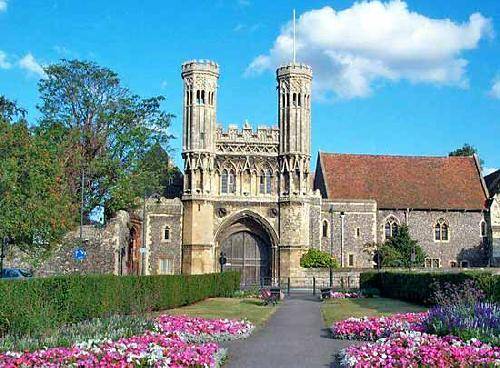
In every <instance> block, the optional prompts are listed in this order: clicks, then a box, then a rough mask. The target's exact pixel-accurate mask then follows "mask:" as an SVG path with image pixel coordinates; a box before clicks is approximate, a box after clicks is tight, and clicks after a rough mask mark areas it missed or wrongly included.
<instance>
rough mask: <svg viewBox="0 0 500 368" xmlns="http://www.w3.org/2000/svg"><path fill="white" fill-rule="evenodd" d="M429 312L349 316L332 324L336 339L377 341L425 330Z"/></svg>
mask: <svg viewBox="0 0 500 368" xmlns="http://www.w3.org/2000/svg"><path fill="white" fill-rule="evenodd" d="M426 317H427V313H425V312H424V313H400V314H393V315H391V316H387V317H362V318H349V319H346V320H344V321H339V322H335V323H334V324H333V325H332V328H331V332H332V336H333V337H334V338H336V339H349V340H368V341H375V340H377V339H379V338H382V337H389V336H391V335H392V334H394V333H398V332H402V331H420V332H423V331H424V326H423V322H424V320H425V318H426Z"/></svg>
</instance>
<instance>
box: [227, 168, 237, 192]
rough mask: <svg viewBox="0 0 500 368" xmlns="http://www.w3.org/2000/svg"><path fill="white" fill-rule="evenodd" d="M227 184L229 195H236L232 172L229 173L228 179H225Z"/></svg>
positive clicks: (234, 178)
mask: <svg viewBox="0 0 500 368" xmlns="http://www.w3.org/2000/svg"><path fill="white" fill-rule="evenodd" d="M227 179H228V180H227V182H228V187H229V188H228V189H229V193H231V194H234V193H236V175H234V172H233V171H229V174H228V177H227Z"/></svg>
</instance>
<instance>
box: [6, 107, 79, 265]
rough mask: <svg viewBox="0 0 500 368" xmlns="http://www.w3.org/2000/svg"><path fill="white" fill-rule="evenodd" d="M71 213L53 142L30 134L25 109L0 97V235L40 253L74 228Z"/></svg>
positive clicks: (27, 250)
mask: <svg viewBox="0 0 500 368" xmlns="http://www.w3.org/2000/svg"><path fill="white" fill-rule="evenodd" d="M72 212H73V211H72V210H71V202H70V200H69V196H68V191H67V187H66V185H65V180H64V173H63V169H62V164H61V161H60V160H59V156H58V155H57V154H56V153H55V152H54V151H53V150H52V147H51V142H49V141H47V140H45V139H43V138H42V137H39V136H36V135H34V134H33V133H32V131H31V130H30V129H29V128H28V125H27V122H26V120H25V112H24V110H22V109H20V108H19V107H18V106H17V105H16V104H15V103H14V102H11V101H9V100H7V99H6V98H4V97H0V235H1V236H2V237H3V236H8V237H9V238H11V243H12V244H14V245H16V246H17V247H18V248H21V249H22V250H24V251H26V252H27V253H28V254H31V255H36V254H38V253H39V251H40V250H48V249H50V247H51V246H52V245H54V244H56V243H57V242H58V241H59V240H60V239H61V237H62V236H63V234H64V233H65V232H66V231H67V230H68V229H69V228H71V226H72V225H73V223H74V219H72V218H71V213H72Z"/></svg>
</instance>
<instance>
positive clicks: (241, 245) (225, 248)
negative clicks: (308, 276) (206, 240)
mask: <svg viewBox="0 0 500 368" xmlns="http://www.w3.org/2000/svg"><path fill="white" fill-rule="evenodd" d="M216 242H217V248H218V252H217V254H218V255H219V254H220V252H223V253H224V254H225V256H226V257H227V266H226V267H225V269H227V270H237V271H240V272H241V283H242V285H245V286H251V285H262V284H270V283H271V281H272V279H273V277H276V275H275V274H274V272H273V271H275V270H276V267H274V263H275V262H276V252H275V250H276V246H275V245H276V244H277V242H276V236H275V233H274V230H273V229H272V228H271V226H270V225H269V223H268V222H267V221H266V220H265V219H263V218H261V217H260V216H258V215H256V214H254V213H252V212H246V211H244V212H242V213H239V214H236V215H234V216H233V217H231V218H230V219H228V220H227V221H225V222H224V223H223V224H222V225H221V228H220V229H219V231H218V235H217V237H216Z"/></svg>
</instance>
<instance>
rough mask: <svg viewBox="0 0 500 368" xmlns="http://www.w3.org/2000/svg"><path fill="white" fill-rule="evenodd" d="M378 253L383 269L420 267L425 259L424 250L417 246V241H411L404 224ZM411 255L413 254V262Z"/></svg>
mask: <svg viewBox="0 0 500 368" xmlns="http://www.w3.org/2000/svg"><path fill="white" fill-rule="evenodd" d="M378 251H379V252H380V258H381V260H382V261H381V262H382V266H384V267H410V266H422V265H423V264H424V261H425V258H426V254H425V252H424V250H423V249H422V248H421V247H420V245H418V241H417V240H414V239H412V237H411V236H410V231H409V229H408V226H407V225H404V224H403V225H401V226H400V227H399V229H398V231H397V234H396V235H395V236H393V237H392V238H389V239H388V240H387V241H386V242H385V243H384V244H383V246H382V247H381V248H380V249H379V250H378ZM412 253H414V254H415V259H414V260H413V261H412Z"/></svg>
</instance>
